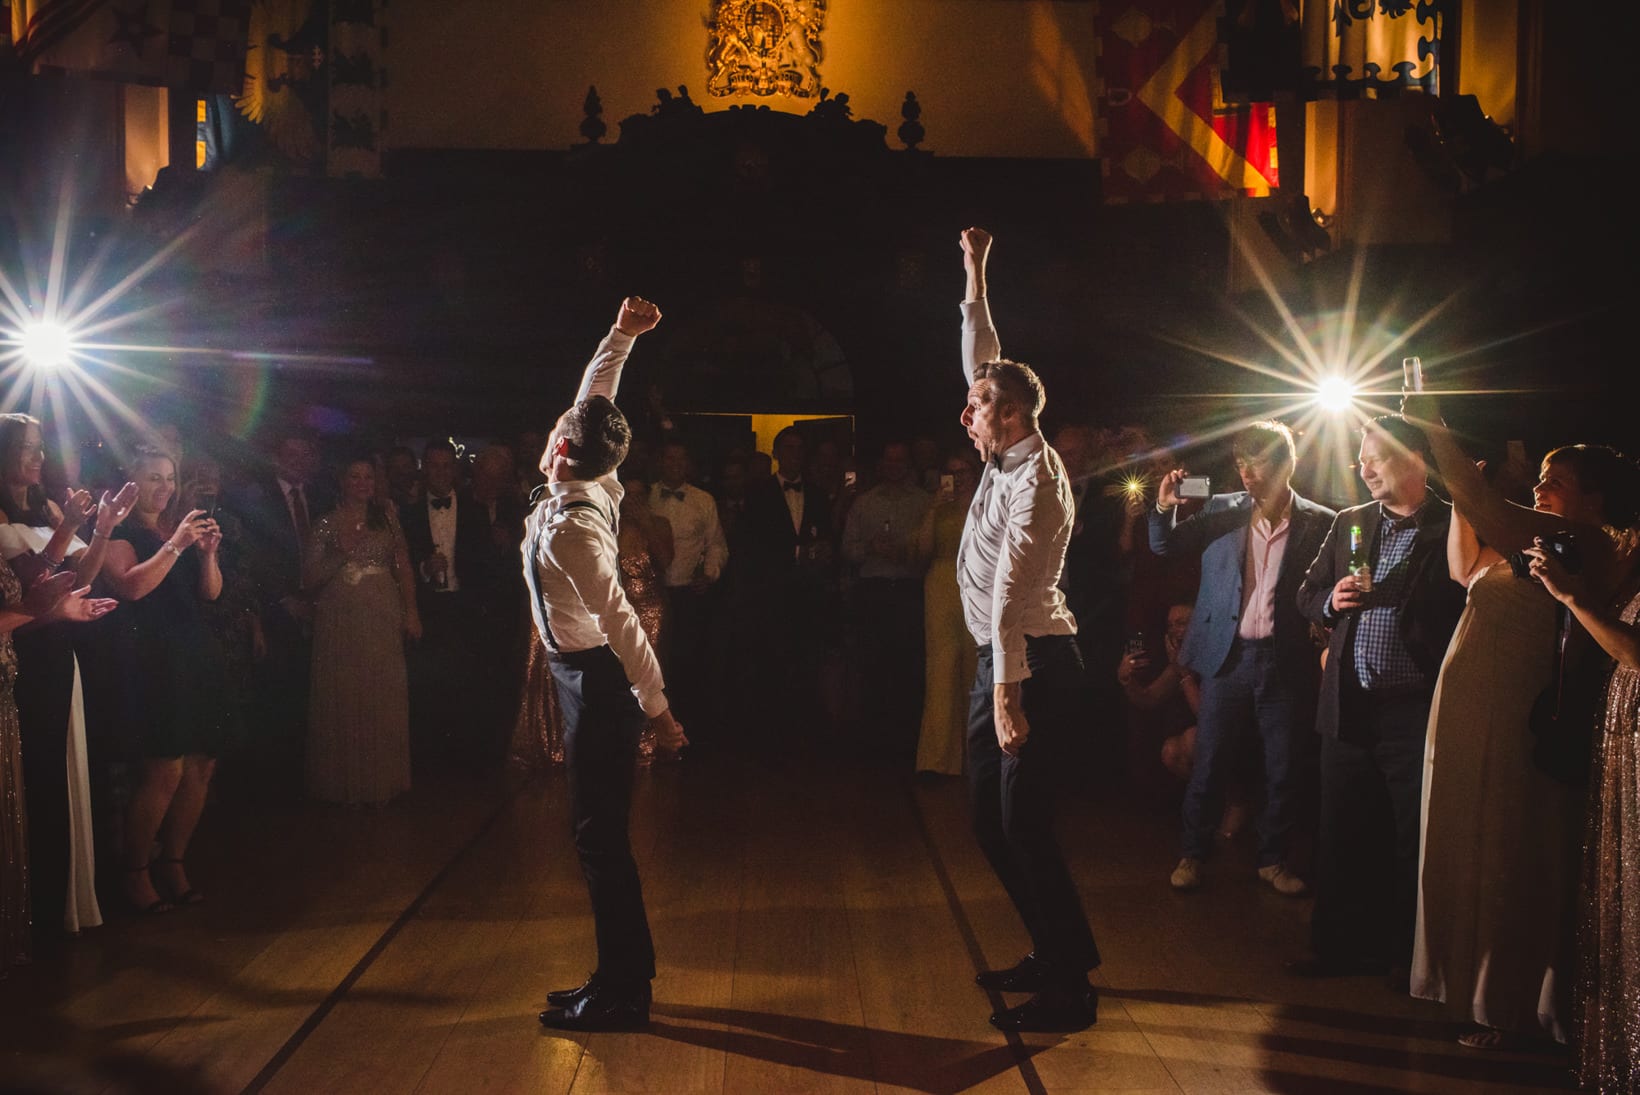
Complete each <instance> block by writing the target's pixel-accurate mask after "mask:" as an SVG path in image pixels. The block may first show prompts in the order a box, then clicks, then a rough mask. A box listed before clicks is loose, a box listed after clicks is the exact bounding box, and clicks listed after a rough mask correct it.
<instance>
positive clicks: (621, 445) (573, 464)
mask: <svg viewBox="0 0 1640 1095" xmlns="http://www.w3.org/2000/svg"><path fill="white" fill-rule="evenodd" d="M558 436H559V437H561V438H563V439H564V440H565V441H567V442H568V443H569V449H568V452H567V453H566V454H565V455H566V458H567V459H568V461H569V468H570V471H572V472H574V473H575V476H576V478H578V479H597V478H598V477H599V476H602V475H608V474H609V473H610V472H612V471H614V470H615V469H616V468H617V467H619V466H620V464H621V461H622V460H625V459H626V450H627V449H629V448H631V447H632V427H631V426H629V425H628V424H627V421H626V415H624V414H622V413H621V409H620V408H619V407H617V406H615V404H614V403H612V402H610V399H609V397H608V396H603V395H595V396H593V397H592V398H591V399H583V400H581V401H580V402H579V403H577V404H575V406H573V407H571V408H570V409H569V410H567V411H565V412H564V417H563V419H562V420H561V421H560V422H559V423H558Z"/></svg>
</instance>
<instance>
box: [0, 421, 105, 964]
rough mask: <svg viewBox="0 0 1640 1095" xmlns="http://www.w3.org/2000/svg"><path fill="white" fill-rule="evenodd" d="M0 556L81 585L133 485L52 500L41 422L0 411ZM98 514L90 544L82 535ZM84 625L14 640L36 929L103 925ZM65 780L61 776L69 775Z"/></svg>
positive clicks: (96, 568)
mask: <svg viewBox="0 0 1640 1095" xmlns="http://www.w3.org/2000/svg"><path fill="white" fill-rule="evenodd" d="M0 453H3V454H4V456H3V460H4V462H3V465H0V557H4V558H5V559H6V560H8V561H10V560H15V559H18V558H19V557H21V556H25V555H30V556H33V557H35V558H36V559H38V560H40V561H41V562H44V563H46V564H48V565H50V566H52V567H56V566H65V567H67V568H68V569H70V570H72V571H73V572H74V573H75V575H76V581H75V584H76V585H77V586H87V585H90V584H91V583H92V582H93V581H94V580H95V579H96V577H97V574H98V573H99V572H100V571H101V570H102V565H103V559H104V556H105V554H106V552H107V550H108V539H109V535H110V533H112V532H113V530H114V528H115V527H116V526H117V525H118V524H119V522H120V521H121V520H123V519H124V517H125V515H126V514H127V513H128V512H130V507H131V503H132V501H133V500H134V498H135V495H136V490H135V488H134V487H132V488H130V489H129V490H128V491H127V492H124V493H122V495H121V498H120V500H119V501H118V502H116V501H114V500H112V499H109V498H108V497H107V496H106V495H105V496H104V499H103V501H104V503H105V504H104V505H102V506H100V507H98V506H94V505H92V502H91V495H90V494H89V493H88V492H86V491H69V492H66V494H65V496H64V501H63V504H62V505H61V506H59V505H57V504H56V503H54V502H52V501H50V500H49V499H47V497H46V494H45V491H44V489H43V484H42V477H43V473H44V468H45V447H44V437H43V432H42V430H41V426H40V423H39V421H38V420H37V419H35V418H33V417H31V416H29V415H25V414H7V415H0ZM93 514H95V523H94V524H93V525H92V528H91V530H90V531H89V532H87V534H86V535H87V536H88V537H89V539H90V543H89V544H88V543H87V542H86V541H85V540H83V539H81V538H80V536H78V535H76V533H77V532H78V531H79V530H81V529H82V528H83V527H84V526H85V525H86V523H87V521H88V519H90V518H91V517H92V515H93ZM78 631H79V629H76V628H74V627H71V626H69V625H68V624H64V623H58V624H52V625H50V626H44V627H32V628H30V629H28V631H27V632H26V633H24V634H22V635H19V636H17V637H16V639H15V641H14V647H15V650H16V657H17V664H18V678H17V682H18V683H17V688H16V698H17V711H18V718H19V719H20V720H21V723H22V725H23V727H24V728H25V730H24V734H23V740H24V744H23V763H24V766H25V769H26V772H27V775H26V778H25V780H24V783H25V793H26V795H27V796H28V799H29V813H30V815H31V816H32V817H33V818H34V824H33V825H32V826H31V827H30V833H29V837H30V841H31V844H32V846H33V853H34V854H33V863H34V875H35V877H34V882H35V887H34V910H35V914H36V916H37V917H38V918H39V922H38V923H37V924H36V926H35V931H36V933H37V934H41V935H47V934H55V933H57V932H58V931H67V932H70V933H75V932H78V931H79V930H80V929H81V928H94V927H96V926H97V925H99V924H101V923H102V912H101V910H100V909H99V908H98V905H97V893H96V888H95V878H96V866H95V856H96V853H95V844H94V842H93V840H92V824H91V787H90V773H89V770H88V768H87V765H86V736H85V733H86V732H85V704H84V698H83V691H82V688H81V677H80V665H79V662H78V660H77V659H76V657H75V654H74V645H75V642H76V639H77V637H78ZM64 773H66V775H63V776H62V778H53V776H54V775H58V774H64Z"/></svg>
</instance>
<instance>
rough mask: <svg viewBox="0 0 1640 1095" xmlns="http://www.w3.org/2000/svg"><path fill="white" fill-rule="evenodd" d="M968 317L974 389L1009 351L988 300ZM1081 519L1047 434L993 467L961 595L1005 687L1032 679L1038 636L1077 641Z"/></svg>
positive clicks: (968, 365) (968, 368) (975, 508)
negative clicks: (1074, 544) (1073, 591)
mask: <svg viewBox="0 0 1640 1095" xmlns="http://www.w3.org/2000/svg"><path fill="white" fill-rule="evenodd" d="M962 314H963V324H962V349H963V362H962V367H963V374H964V375H965V376H966V377H967V380H968V384H969V386H972V385H973V382H974V370H975V367H976V366H978V365H981V364H984V363H985V362H987V361H995V360H996V359H997V358H999V357H1000V356H1001V353H1002V347H1001V344H1000V343H999V342H998V340H997V336H996V330H995V328H994V327H992V325H991V313H990V309H989V307H988V306H987V305H986V303H985V301H983V300H973V301H964V302H963V304H962ZM999 463H1000V467H999V466H998V464H999ZM1074 519H1075V506H1074V503H1073V502H1072V499H1071V485H1070V478H1069V477H1068V476H1067V475H1066V474H1065V465H1064V464H1063V463H1062V462H1061V461H1060V459H1059V454H1058V453H1056V452H1054V451H1053V449H1052V448H1050V447H1049V446H1048V443H1047V442H1046V441H1044V440H1043V438H1042V434H1041V433H1032V434H1031V435H1030V436H1029V437H1026V438H1025V439H1024V440H1021V441H1018V442H1016V443H1015V444H1014V445H1012V446H1011V447H1009V448H1008V449H1007V450H1006V451H1005V452H1002V453H1000V454H998V458H993V460H992V461H990V462H987V463H986V465H985V470H984V471H983V472H981V474H980V479H979V487H978V489H977V490H975V491H974V501H973V503H972V504H971V505H970V506H969V507H968V520H967V521H966V523H964V525H963V528H962V542H961V544H960V545H959V546H958V548H957V588H958V590H959V591H960V592H961V594H962V612H963V618H964V619H965V620H966V621H967V623H968V630H969V632H970V633H971V634H972V635H973V636H974V641H975V642H977V643H980V644H981V645H985V644H989V645H990V646H991V651H992V664H993V667H994V671H995V677H994V679H995V681H996V683H997V684H1007V683H1010V682H1012V681H1022V680H1025V679H1026V678H1027V677H1029V676H1030V675H1031V670H1030V667H1029V666H1027V665H1026V663H1025V639H1026V638H1027V637H1028V636H1042V635H1074V634H1076V619H1075V617H1073V616H1072V615H1071V613H1070V610H1069V609H1067V608H1066V607H1065V595H1064V594H1063V593H1061V592H1060V590H1059V573H1060V571H1061V570H1063V569H1064V566H1065V549H1066V547H1067V546H1068V545H1069V544H1070V539H1071V525H1072V523H1073V521H1074Z"/></svg>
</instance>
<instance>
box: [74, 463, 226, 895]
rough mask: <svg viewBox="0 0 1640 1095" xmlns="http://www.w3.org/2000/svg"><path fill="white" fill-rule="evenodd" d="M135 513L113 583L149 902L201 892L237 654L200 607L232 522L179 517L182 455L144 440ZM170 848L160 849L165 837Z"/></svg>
mask: <svg viewBox="0 0 1640 1095" xmlns="http://www.w3.org/2000/svg"><path fill="white" fill-rule="evenodd" d="M131 478H132V479H133V480H134V481H135V482H136V484H137V502H136V508H135V510H134V511H133V519H132V520H131V521H130V522H128V523H127V524H125V525H122V526H121V527H120V528H118V529H117V530H115V532H114V542H113V543H112V544H110V545H109V548H108V561H107V564H106V572H107V575H108V584H109V586H110V587H111V588H112V589H113V591H114V592H115V593H116V594H117V595H118V596H119V598H120V599H121V600H122V601H125V602H126V603H127V605H128V608H127V611H129V612H130V613H131V619H132V622H133V624H134V630H135V636H136V642H135V651H136V667H135V672H134V674H133V679H134V681H135V682H136V685H137V688H138V694H137V696H136V697H135V699H134V702H133V703H132V711H131V716H132V718H133V721H135V722H136V723H137V724H138V725H137V736H138V738H139V742H140V746H141V750H142V756H143V761H142V767H141V774H140V776H139V782H138V785H137V788H136V790H135V791H134V792H133V794H132V796H131V801H130V804H129V806H128V808H127V810H126V819H125V855H126V863H125V876H124V882H125V887H124V888H125V895H126V898H127V899H128V900H129V901H130V902H131V904H132V905H133V907H135V908H136V909H137V910H138V911H139V912H143V913H155V912H164V911H166V910H167V909H170V908H174V907H177V906H180V905H191V904H194V903H195V902H197V901H200V900H201V899H202V898H201V895H200V893H199V891H198V890H196V889H195V888H194V886H193V884H192V883H191V882H190V881H189V878H188V872H187V869H186V868H185V866H184V864H183V857H184V856H185V855H186V854H187V851H188V845H189V842H190V841H191V840H192V839H193V835H194V830H195V829H196V828H197V827H198V825H199V820H200V817H201V815H202V814H203V813H204V810H205V803H206V801H207V798H208V794H209V790H210V784H211V777H212V776H213V775H214V774H215V772H216V757H217V755H218V754H219V753H220V752H221V751H222V747H223V745H224V743H225V742H227V741H228V740H229V738H230V737H231V735H232V730H233V727H232V721H233V711H232V708H231V706H230V704H229V702H228V682H227V675H228V670H227V665H226V663H225V662H224V661H223V658H222V648H221V647H219V646H218V645H217V643H216V640H215V638H214V637H213V636H212V635H211V633H210V630H209V629H208V628H207V627H206V626H205V618H204V615H203V613H202V612H201V610H200V604H201V602H203V601H210V600H214V599H215V598H216V597H217V595H218V594H220V593H221V592H222V570H221V568H220V567H219V566H218V562H217V551H218V549H219V548H220V547H221V546H222V533H221V531H220V530H219V529H218V528H217V525H216V522H215V521H214V520H212V519H210V518H209V517H207V516H206V515H205V513H204V512H203V511H202V510H197V509H196V510H189V511H188V512H187V513H186V514H185V515H184V516H183V517H182V518H181V520H178V521H176V522H175V523H174V524H173V523H172V520H171V517H170V512H171V510H170V504H171V500H172V499H173V498H175V497H176V493H177V473H176V462H175V461H174V460H173V459H172V458H171V457H170V456H169V455H168V454H166V453H163V452H160V451H159V450H157V449H143V450H141V451H139V452H138V454H137V455H136V457H135V459H134V460H133V461H132V465H131ZM156 839H158V841H159V857H158V858H157V859H154V858H151V857H152V852H153V844H154V841H155V840H156Z"/></svg>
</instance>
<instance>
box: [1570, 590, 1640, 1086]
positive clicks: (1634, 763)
mask: <svg viewBox="0 0 1640 1095" xmlns="http://www.w3.org/2000/svg"><path fill="white" fill-rule="evenodd" d="M1622 620H1623V622H1624V623H1626V624H1628V625H1630V626H1631V627H1632V626H1634V625H1635V623H1636V622H1640V594H1636V595H1635V596H1633V597H1631V598H1630V599H1629V601H1628V604H1627V605H1625V606H1624V608H1623V610H1622ZM1598 727H1599V731H1600V733H1601V738H1600V739H1599V743H1598V744H1597V745H1596V747H1595V751H1594V757H1593V763H1592V765H1591V767H1590V772H1589V815H1588V827H1587V829H1586V833H1585V843H1584V848H1583V889H1582V896H1583V912H1582V918H1581V923H1580V924H1579V931H1578V951H1579V963H1578V966H1579V969H1578V979H1577V989H1576V1000H1575V1003H1574V1006H1573V1010H1572V1014H1573V1017H1574V1022H1575V1023H1576V1028H1575V1031H1574V1039H1575V1041H1576V1043H1577V1067H1578V1079H1579V1081H1580V1082H1581V1083H1582V1085H1583V1086H1584V1087H1586V1088H1590V1089H1592V1090H1598V1091H1614V1092H1615V1091H1636V1090H1640V672H1636V671H1635V670H1633V669H1626V668H1624V667H1623V666H1621V665H1619V666H1618V667H1617V668H1616V669H1615V670H1613V672H1612V675H1611V680H1610V682H1609V683H1608V684H1607V686H1606V702H1605V706H1604V709H1603V710H1602V712H1601V715H1600V721H1599V723H1598Z"/></svg>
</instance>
